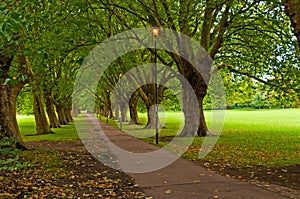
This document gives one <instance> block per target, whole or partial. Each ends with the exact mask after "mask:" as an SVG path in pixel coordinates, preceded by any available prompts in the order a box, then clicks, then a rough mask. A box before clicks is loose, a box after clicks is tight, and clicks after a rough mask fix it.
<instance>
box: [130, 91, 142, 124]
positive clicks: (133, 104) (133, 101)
mask: <svg viewBox="0 0 300 199" xmlns="http://www.w3.org/2000/svg"><path fill="white" fill-rule="evenodd" d="M138 101H139V93H138V91H135V92H134V93H133V94H132V96H131V98H130V100H129V113H130V122H129V124H141V121H140V120H139V117H138V113H137V104H138Z"/></svg>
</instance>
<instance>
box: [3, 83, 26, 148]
mask: <svg viewBox="0 0 300 199" xmlns="http://www.w3.org/2000/svg"><path fill="white" fill-rule="evenodd" d="M21 88H22V86H13V85H11V84H6V85H3V84H2V83H0V140H1V139H3V138H4V137H12V138H14V139H15V140H16V145H15V146H14V147H16V148H19V149H25V147H24V143H23V140H22V138H21V134H20V130H19V127H18V123H17V117H16V99H17V96H18V94H19V92H20V90H21Z"/></svg>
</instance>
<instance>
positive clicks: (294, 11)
mask: <svg viewBox="0 0 300 199" xmlns="http://www.w3.org/2000/svg"><path fill="white" fill-rule="evenodd" d="M282 3H283V5H284V6H285V13H286V14H287V16H288V17H289V18H290V21H291V26H292V27H293V28H294V34H295V36H296V37H297V40H298V46H299V48H300V1H299V0H282Z"/></svg>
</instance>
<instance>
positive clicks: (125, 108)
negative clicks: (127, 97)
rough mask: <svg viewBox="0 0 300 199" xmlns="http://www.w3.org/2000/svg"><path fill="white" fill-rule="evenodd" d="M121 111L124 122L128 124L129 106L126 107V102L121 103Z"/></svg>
mask: <svg viewBox="0 0 300 199" xmlns="http://www.w3.org/2000/svg"><path fill="white" fill-rule="evenodd" d="M120 111H121V120H122V122H128V121H129V120H128V116H127V111H128V106H126V103H124V102H121V103H120Z"/></svg>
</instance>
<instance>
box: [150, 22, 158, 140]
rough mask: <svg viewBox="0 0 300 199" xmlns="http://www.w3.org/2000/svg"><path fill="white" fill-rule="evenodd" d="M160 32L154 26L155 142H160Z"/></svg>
mask: <svg viewBox="0 0 300 199" xmlns="http://www.w3.org/2000/svg"><path fill="white" fill-rule="evenodd" d="M158 34H159V27H153V28H152V35H153V36H154V71H155V144H158V85H157V84H158V82H157V51H156V37H158Z"/></svg>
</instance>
